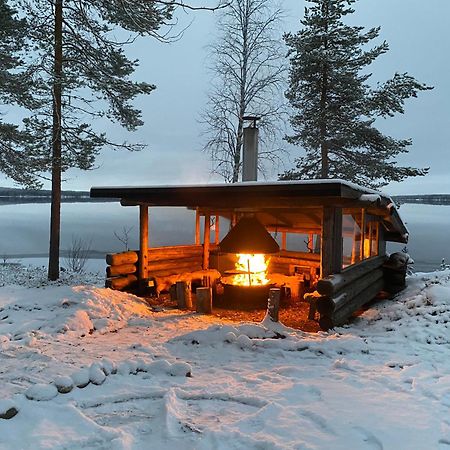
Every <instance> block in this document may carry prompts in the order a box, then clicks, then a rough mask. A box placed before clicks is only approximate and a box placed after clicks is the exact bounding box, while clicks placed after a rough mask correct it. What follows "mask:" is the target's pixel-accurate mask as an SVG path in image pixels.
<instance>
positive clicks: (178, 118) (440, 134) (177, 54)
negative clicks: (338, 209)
mask: <svg viewBox="0 0 450 450" xmlns="http://www.w3.org/2000/svg"><path fill="white" fill-rule="evenodd" d="M205 1H206V2H208V1H209V0H205ZM305 4H306V2H305V1H303V0H284V1H282V5H283V6H284V8H285V9H286V20H285V30H288V31H296V30H298V28H299V26H300V22H299V21H300V18H301V17H302V15H303V8H304V6H305ZM355 9H356V13H355V14H354V15H353V17H352V18H351V21H352V23H354V24H358V25H364V26H367V27H370V26H378V25H380V26H381V27H382V30H381V38H382V39H386V40H387V41H388V43H389V45H390V51H389V52H388V53H387V54H386V55H383V56H381V57H380V58H379V60H378V61H377V62H376V63H375V64H374V65H373V66H372V67H371V71H372V72H373V74H374V77H373V78H374V80H375V81H377V80H379V81H384V80H385V79H387V78H389V77H391V76H392V75H393V74H394V73H395V72H396V71H399V72H409V73H410V74H411V75H413V76H415V77H416V78H417V79H418V80H419V81H421V82H424V83H427V84H430V85H433V86H435V89H434V90H433V91H428V92H423V93H421V94H420V95H419V98H417V99H413V100H410V101H409V102H408V103H407V105H406V114H405V115H403V116H397V117H395V118H392V119H388V120H383V121H381V122H380V128H381V129H382V130H383V131H385V132H387V133H389V134H392V135H393V136H394V137H397V138H405V137H411V138H412V139H413V145H412V147H411V150H410V153H409V154H408V155H406V156H404V157H402V159H401V163H403V164H408V165H415V166H418V167H425V166H429V167H430V174H429V175H428V176H427V177H425V178H420V179H410V180H407V181H404V182H403V183H395V184H392V185H390V186H389V187H387V188H385V189H384V190H385V191H387V192H389V193H391V194H398V193H416V192H425V193H433V192H446V193H450V174H449V169H450V162H449V156H450V148H449V142H450V139H449V137H448V136H449V133H450V83H449V80H450V73H449V72H450V59H449V55H450V45H449V43H450V37H449V33H448V20H449V19H448V18H449V17H450V1H449V0H426V1H424V0H360V1H358V2H357V3H356V5H355ZM179 16H180V26H183V25H186V24H188V23H189V22H191V21H192V23H191V25H190V27H189V28H188V29H187V30H186V31H185V32H184V36H183V37H182V39H180V40H179V41H177V42H174V43H172V44H161V43H159V42H156V41H152V40H150V39H146V40H141V41H139V42H138V43H137V44H136V45H135V47H134V48H133V49H132V51H129V54H130V56H132V57H134V58H138V59H139V60H140V68H139V70H138V71H137V74H136V79H139V80H143V81H148V82H150V83H154V84H156V86H157V90H156V91H154V92H153V93H152V94H150V95H149V96H146V97H141V98H139V99H138V100H137V102H136V104H137V105H138V106H139V107H140V108H142V111H143V119H144V121H145V125H144V126H143V127H142V128H141V129H140V130H139V131H138V132H136V133H134V134H131V135H127V134H126V133H125V132H124V131H122V130H120V129H117V128H115V127H110V128H108V131H110V132H111V135H112V136H113V137H115V138H118V139H121V138H122V139H124V138H125V139H128V140H130V141H131V140H134V139H136V140H139V141H143V142H145V143H146V144H147V145H148V149H147V150H145V151H143V152H139V153H126V152H123V151H104V152H103V153H102V154H101V155H100V157H99V158H98V160H97V164H98V166H99V168H98V169H97V170H95V171H91V172H81V171H70V172H69V173H68V174H66V178H68V180H67V182H66V183H65V185H64V187H63V188H64V189H89V188H90V187H91V186H94V185H95V186H102V185H154V184H179V183H183V184H184V183H202V182H211V181H220V180H219V179H217V178H216V179H214V178H213V177H212V176H211V175H210V162H209V160H208V157H207V155H206V154H204V153H202V152H201V147H202V138H201V135H200V133H201V129H202V127H201V125H200V124H199V122H198V118H199V113H200V112H201V110H202V108H203V107H204V105H205V102H206V92H207V89H208V78H209V75H208V71H207V69H206V66H207V55H208V53H207V49H206V48H205V47H206V45H208V44H209V43H211V40H212V39H213V38H214V35H215V29H214V27H215V20H216V19H217V14H213V13H211V12H196V13H183V12H181V13H180V14H179ZM281 31H284V30H280V32H281ZM294 152H295V150H294ZM293 157H295V154H294V155H293ZM293 157H292V159H293ZM289 167H292V161H291V162H289V161H287V162H286V168H289ZM276 174H277V170H276V169H275V170H274V172H273V175H272V179H276ZM1 184H2V185H12V183H11V182H8V181H4V182H3V180H2V183H1Z"/></svg>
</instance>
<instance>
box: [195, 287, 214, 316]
mask: <svg viewBox="0 0 450 450" xmlns="http://www.w3.org/2000/svg"><path fill="white" fill-rule="evenodd" d="M195 293H196V295H197V299H196V304H195V305H196V310H197V312H198V313H200V314H211V313H212V289H211V288H210V287H198V288H197V289H196V291H195Z"/></svg>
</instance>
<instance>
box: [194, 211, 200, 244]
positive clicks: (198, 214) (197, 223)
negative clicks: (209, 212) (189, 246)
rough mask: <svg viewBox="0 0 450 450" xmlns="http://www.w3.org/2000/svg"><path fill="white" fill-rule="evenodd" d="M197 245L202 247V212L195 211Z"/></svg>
mask: <svg viewBox="0 0 450 450" xmlns="http://www.w3.org/2000/svg"><path fill="white" fill-rule="evenodd" d="M195 245H200V212H199V210H198V209H197V210H196V211H195Z"/></svg>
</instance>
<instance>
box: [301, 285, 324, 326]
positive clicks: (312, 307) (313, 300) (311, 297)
mask: <svg viewBox="0 0 450 450" xmlns="http://www.w3.org/2000/svg"><path fill="white" fill-rule="evenodd" d="M303 298H304V299H305V300H306V301H307V302H308V303H309V313H308V320H314V319H315V318H316V312H317V303H318V301H319V299H321V298H322V295H320V294H319V293H318V292H317V291H314V292H308V293H306V294H305V295H304V297H303Z"/></svg>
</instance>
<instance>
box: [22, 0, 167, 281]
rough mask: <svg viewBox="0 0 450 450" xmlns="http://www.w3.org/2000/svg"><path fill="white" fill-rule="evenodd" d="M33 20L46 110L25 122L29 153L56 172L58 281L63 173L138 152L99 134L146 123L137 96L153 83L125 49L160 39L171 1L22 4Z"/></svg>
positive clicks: (52, 274) (53, 244)
mask: <svg viewBox="0 0 450 450" xmlns="http://www.w3.org/2000/svg"><path fill="white" fill-rule="evenodd" d="M17 4H18V6H19V5H20V6H21V7H22V8H23V9H22V11H23V12H24V13H25V16H26V17H27V20H28V22H29V33H28V37H29V39H30V40H31V41H32V42H33V43H34V45H35V48H34V53H33V54H34V58H33V60H32V61H29V65H28V70H29V72H30V73H32V74H33V79H34V81H35V83H36V88H35V89H34V91H33V96H34V100H35V101H36V102H37V103H38V104H39V105H41V107H40V108H39V109H37V110H35V111H34V113H33V114H32V115H31V116H30V117H28V118H26V119H25V121H24V122H25V125H26V129H25V131H26V134H27V136H29V137H30V139H29V141H28V152H29V153H30V154H32V155H37V157H38V158H39V160H40V161H41V162H42V163H43V164H45V165H46V169H45V170H46V171H47V172H50V173H51V180H52V203H51V219H50V251H49V267H48V276H49V279H51V280H55V279H57V278H58V277H59V246H60V210H61V181H62V174H63V173H64V172H65V171H66V170H67V169H69V168H79V169H82V170H88V169H92V168H93V167H94V163H95V159H96V157H97V155H98V154H99V152H100V150H102V149H103V148H116V149H117V148H123V149H127V150H140V149H142V148H144V145H142V144H139V143H137V144H130V143H128V142H119V143H117V142H113V141H112V140H110V139H109V138H108V136H107V135H106V133H105V132H104V131H102V130H103V129H104V128H105V126H106V124H107V122H106V120H110V121H113V122H117V123H119V124H120V125H121V126H122V127H124V128H125V129H126V130H128V131H134V130H135V129H136V128H137V127H139V126H141V125H143V121H142V119H141V112H140V111H139V110H138V109H136V108H135V107H133V105H132V101H133V100H134V99H135V97H136V96H138V95H141V94H149V93H150V92H152V91H153V89H154V88H155V86H153V85H151V84H148V83H145V82H136V81H134V80H132V75H133V73H134V71H135V69H136V67H137V65H138V61H133V60H130V59H128V58H127V56H126V55H125V52H124V46H126V45H127V44H131V43H133V42H134V40H135V39H137V38H138V37H139V36H142V35H151V36H154V37H156V38H159V39H161V40H164V38H165V36H164V35H161V34H159V28H160V26H161V25H163V24H166V23H168V22H169V21H170V19H171V16H172V12H173V4H172V2H163V1H161V2H154V1H148V0H137V1H132V0H117V1H115V0H114V1H110V0H108V1H103V0H86V1H83V2H79V1H75V0H52V1H51V2H48V1H47V0H17Z"/></svg>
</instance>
